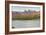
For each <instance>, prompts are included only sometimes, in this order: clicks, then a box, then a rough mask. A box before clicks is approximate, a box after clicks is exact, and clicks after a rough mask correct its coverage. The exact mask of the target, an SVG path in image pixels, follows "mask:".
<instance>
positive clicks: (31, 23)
mask: <svg viewBox="0 0 46 35" xmlns="http://www.w3.org/2000/svg"><path fill="white" fill-rule="evenodd" d="M12 26H13V27H14V28H31V27H39V26H40V20H39V19H37V20H12Z"/></svg>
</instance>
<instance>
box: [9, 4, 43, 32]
mask: <svg viewBox="0 0 46 35" xmlns="http://www.w3.org/2000/svg"><path fill="white" fill-rule="evenodd" d="M11 6H26V7H40V27H39V28H19V29H12V24H11V23H12V11H11ZM9 15H10V16H9V18H10V19H9V21H10V22H9V31H10V32H13V31H15V32H16V31H26V30H31V31H32V30H42V28H43V23H42V21H43V7H42V5H22V4H9Z"/></svg>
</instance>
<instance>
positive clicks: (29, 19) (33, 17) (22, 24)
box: [11, 6, 40, 28]
mask: <svg viewBox="0 0 46 35" xmlns="http://www.w3.org/2000/svg"><path fill="white" fill-rule="evenodd" d="M11 8H12V28H36V27H40V7H26V6H25V7H24V6H11Z"/></svg>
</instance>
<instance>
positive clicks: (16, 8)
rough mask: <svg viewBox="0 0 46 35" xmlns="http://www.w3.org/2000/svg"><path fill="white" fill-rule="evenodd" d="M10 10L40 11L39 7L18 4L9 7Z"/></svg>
mask: <svg viewBox="0 0 46 35" xmlns="http://www.w3.org/2000/svg"><path fill="white" fill-rule="evenodd" d="M11 10H12V12H15V11H16V12H24V10H26V11H28V10H31V11H37V12H39V11H40V7H23V6H22V7H20V6H12V7H11Z"/></svg>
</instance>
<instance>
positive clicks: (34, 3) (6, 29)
mask: <svg viewBox="0 0 46 35" xmlns="http://www.w3.org/2000/svg"><path fill="white" fill-rule="evenodd" d="M10 3H11V4H15V3H16V4H31V5H42V6H43V27H42V28H43V29H42V30H32V31H30V30H28V31H17V32H15V31H14V32H9V4H10ZM44 31H45V3H36V2H20V1H5V34H6V35H7V34H20V33H35V32H36V33H37V32H44Z"/></svg>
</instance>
